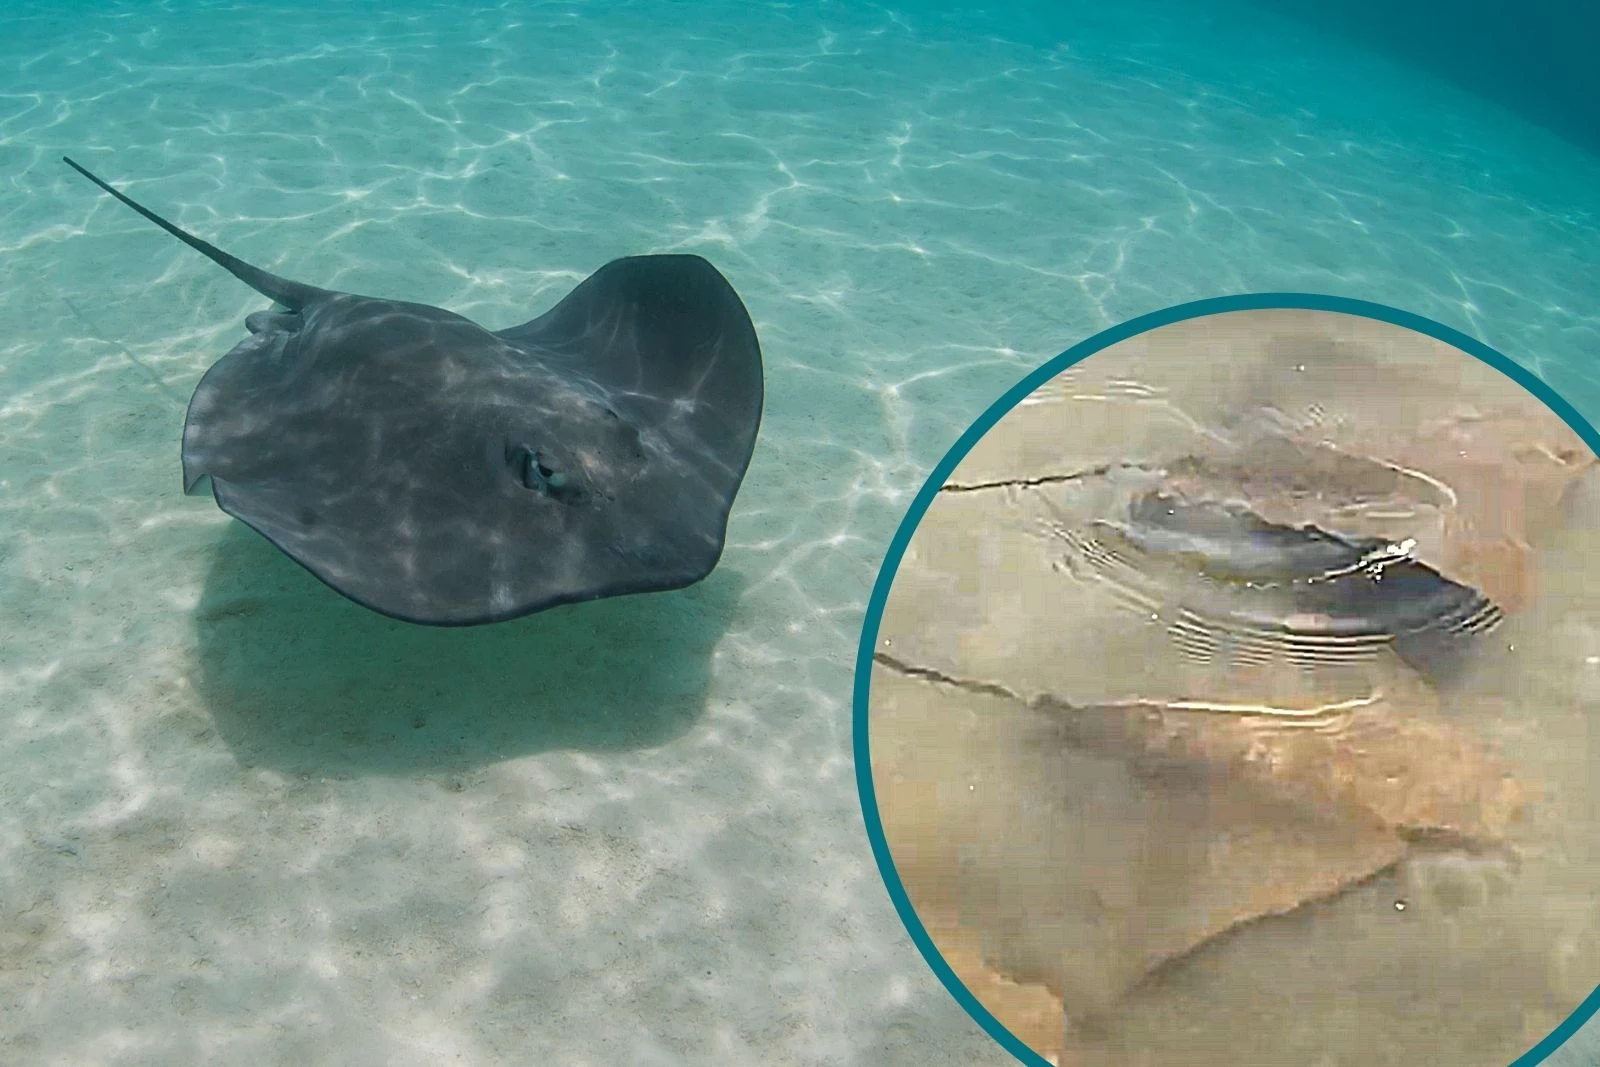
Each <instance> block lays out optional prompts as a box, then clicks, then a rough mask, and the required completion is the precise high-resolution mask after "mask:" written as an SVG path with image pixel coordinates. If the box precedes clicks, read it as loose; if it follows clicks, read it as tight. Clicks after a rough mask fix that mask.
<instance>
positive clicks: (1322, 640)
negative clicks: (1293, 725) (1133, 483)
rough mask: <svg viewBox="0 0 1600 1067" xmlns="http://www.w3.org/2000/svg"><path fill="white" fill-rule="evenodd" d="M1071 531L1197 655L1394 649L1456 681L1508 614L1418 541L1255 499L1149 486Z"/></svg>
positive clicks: (1087, 558)
mask: <svg viewBox="0 0 1600 1067" xmlns="http://www.w3.org/2000/svg"><path fill="white" fill-rule="evenodd" d="M1117 510H1118V511H1119V512H1120V514H1117V515H1115V516H1114V517H1111V518H1102V519H1097V520H1095V521H1094V522H1093V523H1092V528H1093V529H1094V530H1095V531H1096V535H1095V536H1088V537H1086V536H1084V535H1082V534H1075V533H1072V532H1070V531H1068V532H1067V533H1066V535H1065V539H1066V541H1067V542H1068V543H1069V544H1070V545H1071V546H1072V547H1073V549H1074V550H1075V552H1074V554H1075V556H1076V557H1077V559H1078V561H1079V562H1080V564H1081V566H1082V568H1083V569H1085V570H1087V571H1089V572H1091V573H1094V574H1095V575H1096V576H1098V577H1100V578H1102V579H1104V580H1107V581H1109V582H1111V583H1113V584H1117V585H1121V586H1122V587H1123V588H1125V589H1126V590H1127V591H1128V592H1129V593H1130V594H1131V597H1132V599H1133V601H1134V603H1135V604H1136V605H1137V606H1139V607H1140V609H1141V610H1143V609H1145V608H1147V607H1149V606H1152V605H1156V606H1160V607H1165V608H1167V609H1169V610H1171V611H1172V612H1173V614H1174V626H1173V635H1174V637H1175V638H1177V639H1178V640H1179V643H1180V647H1181V648H1183V649H1184V650H1186V651H1191V652H1198V653H1200V654H1204V655H1209V654H1211V653H1213V652H1214V651H1215V650H1216V649H1217V648H1218V647H1219V646H1220V645H1223V644H1227V645H1230V646H1232V647H1234V649H1235V650H1236V651H1241V650H1242V651H1243V652H1244V653H1245V654H1247V655H1248V654H1249V652H1250V650H1251V649H1254V650H1256V651H1257V652H1261V651H1266V650H1271V651H1284V652H1288V653H1290V654H1291V656H1293V657H1297V658H1300V659H1303V660H1313V661H1322V662H1329V661H1337V660H1339V659H1341V658H1345V657H1350V656H1363V655H1368V654H1371V653H1372V652H1374V651H1375V650H1376V649H1377V648H1379V647H1381V646H1383V645H1389V646H1391V647H1392V648H1393V649H1394V650H1395V651H1396V652H1397V653H1398V654H1399V655H1400V656H1401V657H1402V658H1404V659H1405V660H1406V661H1407V662H1408V663H1410V664H1411V665H1412V666H1413V667H1414V668H1416V669H1418V670H1421V671H1423V672H1424V673H1425V674H1427V675H1429V676H1431V677H1438V676H1441V675H1444V674H1447V673H1448V672H1449V671H1450V669H1451V668H1452V667H1453V666H1454V665H1455V664H1456V663H1457V662H1459V659H1460V657H1461V655H1462V653H1463V652H1464V651H1465V650H1466V649H1467V648H1468V647H1469V646H1470V642H1471V640H1472V639H1473V638H1474V637H1476V636H1478V635H1481V634H1484V633H1487V632H1489V631H1491V630H1493V629H1494V628H1495V627H1496V626H1497V625H1498V624H1499V622H1500V620H1501V618H1502V613H1501V611H1500V609H1499V608H1498V607H1497V606H1496V605H1495V604H1494V603H1493V602H1492V601H1490V600H1489V599H1488V598H1487V597H1485V596H1484V595H1483V594H1482V593H1480V592H1479V591H1477V590H1476V589H1473V588H1471V587H1470V586H1466V585H1463V584H1461V583H1459V582H1456V581H1453V580H1451V579H1450V578H1447V577H1445V576H1444V575H1442V574H1440V573H1439V571H1437V570H1435V569H1434V568H1432V567H1430V566H1428V565H1427V564H1425V563H1423V562H1421V561H1420V560H1418V559H1416V558H1414V557H1413V555H1412V544H1411V543H1408V542H1404V541H1402V542H1391V541H1387V540H1383V539H1379V538H1370V537H1350V536H1344V535H1341V534H1339V533H1336V532H1332V531H1328V530H1324V529H1321V528H1320V527H1318V526H1316V525H1314V524H1310V523H1306V524H1303V525H1299V526H1289V525H1285V524H1282V523H1276V522H1271V521H1269V520H1267V519H1265V518H1263V517H1261V516H1260V515H1258V514H1257V513H1255V512H1254V511H1253V510H1252V509H1251V508H1250V507H1249V506H1248V505H1247V504H1245V503H1242V502H1240V501H1238V500H1231V499H1226V498H1225V497H1217V496H1213V497H1206V496H1204V495H1189V494H1185V493H1182V492H1177V491H1174V490H1172V489H1170V488H1166V487H1157V488H1150V489H1144V490H1142V491H1138V492H1136V494H1134V495H1132V497H1131V499H1128V500H1126V501H1125V502H1123V503H1122V504H1121V505H1120V507H1119V508H1118V509H1117Z"/></svg>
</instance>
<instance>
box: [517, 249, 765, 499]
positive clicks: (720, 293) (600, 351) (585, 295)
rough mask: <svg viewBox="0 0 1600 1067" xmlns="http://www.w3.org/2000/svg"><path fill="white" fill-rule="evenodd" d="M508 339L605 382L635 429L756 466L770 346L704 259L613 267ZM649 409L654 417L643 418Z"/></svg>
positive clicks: (654, 259) (663, 258)
mask: <svg viewBox="0 0 1600 1067" xmlns="http://www.w3.org/2000/svg"><path fill="white" fill-rule="evenodd" d="M499 336H500V337H502V338H504V339H506V340H507V341H510V342H512V343H513V344H518V345H526V346H531V347H533V348H535V349H537V350H538V351H540V352H541V353H544V354H547V355H548V356H549V357H551V358H554V359H559V360H560V361H561V362H562V363H563V364H564V365H565V366H566V367H567V368H569V369H570V370H572V371H575V372H578V373H581V374H583V375H584V376H586V377H588V378H590V379H591V380H593V381H595V382H597V383H598V384H599V385H600V386H601V387H602V388H604V389H606V390H607V391H608V392H610V393H611V395H612V396H613V397H614V398H615V400H616V403H617V405H618V406H619V407H621V408H625V409H627V411H628V417H629V418H630V419H633V418H645V421H647V422H653V423H657V424H658V425H660V426H663V427H666V428H668V429H669V430H670V429H674V428H677V429H681V430H683V431H684V432H685V433H686V434H689V435H692V436H693V437H695V438H696V439H697V440H699V441H700V442H702V443H703V444H705V445H706V446H708V447H709V448H710V450H711V451H712V452H713V453H715V454H718V455H726V456H739V457H741V459H742V460H743V461H746V462H747V461H748V458H749V454H750V449H751V448H752V447H753V445H754V443H755V438H756V433H757V430H758V428H759V426H760V422H761V411H762V404H763V387H762V366H761V345H760V343H759V341H758V340H757V337H756V329H755V324H754V323H753V322H751V320H750V314H749V312H748V311H747V310H746V309H745V306H744V303H743V301H741V300H740V299H739V294H738V293H737V292H735V291H734V288H733V286H732V285H731V284H729V282H728V280H727V279H726V278H724V277H723V276H722V274H721V272H719V271H718V270H717V269H716V267H714V266H712V265H711V263H710V262H708V261H707V260H705V259H703V258H701V257H700V256H695V255H656V256H629V257H626V258H623V259H616V260H612V261H611V262H610V263H607V264H606V265H605V266H603V267H601V268H600V269H599V270H597V271H595V272H594V274H592V275H590V276H589V277H588V278H586V279H585V280H584V281H583V282H582V283H580V284H579V285H578V287H577V288H576V289H574V290H573V291H572V292H571V293H569V294H568V295H567V297H566V298H565V299H563V300H562V301H561V302H560V303H559V304H557V305H556V306H555V307H553V308H551V309H550V310H549V311H547V312H545V313H544V314H543V315H541V316H539V317H538V318H536V319H533V320H531V321H529V322H526V323H523V324H522V325H521V326H513V327H512V328H510V329H508V330H502V331H500V333H499ZM641 405H648V406H649V407H651V408H652V409H653V410H654V413H653V414H652V415H650V416H648V417H647V416H643V415H642V414H641V411H640V406H641ZM736 473H737V474H739V475H742V474H743V467H742V466H741V467H740V468H739V469H738V471H737V472H736ZM735 487H737V483H735Z"/></svg>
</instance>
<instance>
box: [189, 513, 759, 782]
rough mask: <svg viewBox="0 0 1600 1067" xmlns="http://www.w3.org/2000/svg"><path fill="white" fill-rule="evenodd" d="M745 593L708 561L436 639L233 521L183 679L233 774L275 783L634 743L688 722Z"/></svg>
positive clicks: (672, 733) (209, 582) (700, 705)
mask: <svg viewBox="0 0 1600 1067" xmlns="http://www.w3.org/2000/svg"><path fill="white" fill-rule="evenodd" d="M744 585H745V580H744V578H743V576H742V575H740V574H739V573H738V572H737V571H735V570H733V569H732V568H730V567H728V566H726V565H723V566H720V567H718V568H717V569H716V570H715V571H714V572H713V573H712V574H711V576H710V577H709V578H707V579H705V580H704V581H702V582H700V583H699V584H697V585H694V586H691V587H689V588H688V589H684V590H680V591H677V592H670V593H652V594H645V595H638V596H624V597H616V598H613V599H609V600H600V601H594V602H591V603H587V604H577V605H571V606H567V607H561V608H556V609H553V610H550V611H546V612H543V613H541V614H537V615H532V616H528V617H526V618H522V619H518V620H515V621H512V622H506V623H498V624H494V625H489V626H476V627H468V628H464V629H439V628H435V627H428V626H417V625H412V624H408V623H401V622H396V621H394V620H392V619H388V618H385V617H383V616H381V615H377V614H375V613H373V612H371V611H368V610H366V609H365V608H362V607H359V606H358V605H356V604H354V603H352V602H350V601H348V600H346V599H344V598H343V597H341V596H339V595H338V594H337V593H335V592H334V591H333V590H331V589H329V588H328V587H327V586H325V585H323V584H322V583H321V582H319V581H318V580H317V579H316V578H314V577H313V576H312V575H311V574H309V573H308V572H307V571H305V570H304V569H302V568H301V567H300V566H298V565H296V564H295V563H294V562H293V561H291V560H290V559H288V558H287V557H285V556H284V555H283V554H282V553H280V552H278V551H277V550H276V549H274V548H273V547H272V546H271V545H270V544H268V543H267V541H266V540H265V539H263V538H262V537H260V536H259V535H257V534H256V533H254V532H253V531H251V530H249V529H248V528H246V527H245V526H243V525H242V524H239V523H232V524H230V525H229V527H228V529H227V532H226V533H225V534H224V535H223V537H222V539H221V542H220V544H219V545H218V546H217V550H216V553H215V557H214V561H213V564H212V567H211V570H210V572H209V573H208V575H207V577H206V583H205V588H204V592H203V593H202V596H201V600H200V604H199V606H198V607H197V608H196V609H195V613H194V618H195V625H196V630H197V643H198V649H197V654H198V657H199V671H198V672H197V683H196V684H197V687H198V690H199V693H200V696H201V698H202V699H203V700H204V701H205V703H206V705H207V706H208V707H209V709H210V711H211V713H212V716H213V718H214V719H215V722H216V726H217V730H218V733H219V734H220V736H221V737H222V739H223V741H224V743H225V744H227V746H228V748H229V749H230V750H231V751H232V753H233V754H234V756H235V758H237V759H238V760H239V762H240V763H241V764H243V765H245V766H251V767H268V768H272V769H274V770H278V771H283V772H289V773H297V774H321V775H325V776H345V775H350V774H395V775H400V774H421V773H429V772H439V771H460V770H465V769H470V768H473V767H479V766H483V765H486V764H490V763H495V762H499V761H501V760H505V759H510V758H513V757H516V756H522V755H527V754H530V753H535V752H541V751H548V750H551V749H577V750H586V751H608V750H612V751H614V750H619V749H632V748H644V747H649V746H653V745H659V744H662V743H664V742H666V741H669V740H671V739H672V738H674V737H677V736H679V735H680V734H682V733H683V732H684V731H686V730H687V729H689V727H690V726H691V725H692V724H693V723H694V721H695V720H696V719H697V718H698V717H699V715H700V714H701V712H702V710H703V709H704V704H705V696H706V690H707V687H708V684H709V679H710V661H711V654H712V652H713V651H714V649H715V647H716V644H717V642H718V640H719V639H720V638H721V636H722V634H723V633H724V632H725V630H726V627H727V621H728V618H729V616H730V614H731V612H732V610H733V608H734V606H735V604H736V603H737V602H738V599H739V594H740V592H741V591H742V589H743V588H744Z"/></svg>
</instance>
